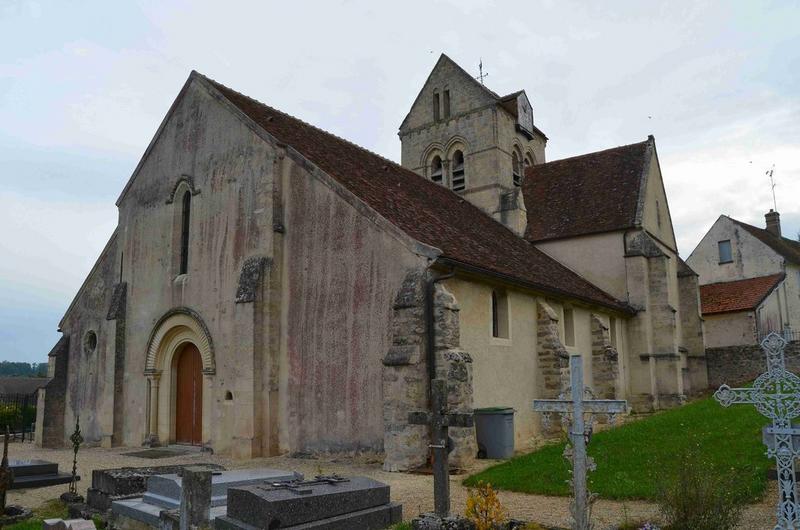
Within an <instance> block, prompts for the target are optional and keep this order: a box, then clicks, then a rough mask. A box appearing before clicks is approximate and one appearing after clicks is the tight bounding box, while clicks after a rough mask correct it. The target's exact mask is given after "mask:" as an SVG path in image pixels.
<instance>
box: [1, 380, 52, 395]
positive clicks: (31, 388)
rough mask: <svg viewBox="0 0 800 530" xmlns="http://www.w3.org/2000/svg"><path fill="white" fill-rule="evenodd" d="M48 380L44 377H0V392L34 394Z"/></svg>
mask: <svg viewBox="0 0 800 530" xmlns="http://www.w3.org/2000/svg"><path fill="white" fill-rule="evenodd" d="M48 381H49V379H47V378H46V377H0V394H3V395H6V394H26V395H31V394H35V393H36V391H37V390H39V389H40V388H42V387H43V386H44V385H46V384H47V382H48Z"/></svg>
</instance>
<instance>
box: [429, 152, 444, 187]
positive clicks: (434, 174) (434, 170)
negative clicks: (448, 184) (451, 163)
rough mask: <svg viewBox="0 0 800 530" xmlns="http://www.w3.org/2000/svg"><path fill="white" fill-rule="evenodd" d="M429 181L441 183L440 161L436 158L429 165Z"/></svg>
mask: <svg viewBox="0 0 800 530" xmlns="http://www.w3.org/2000/svg"><path fill="white" fill-rule="evenodd" d="M431 180H432V181H434V182H435V183H437V184H441V183H442V159H441V158H439V157H438V156H437V157H434V158H433V162H432V163H431Z"/></svg>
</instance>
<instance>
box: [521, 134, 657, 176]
mask: <svg viewBox="0 0 800 530" xmlns="http://www.w3.org/2000/svg"><path fill="white" fill-rule="evenodd" d="M649 141H650V140H649V139H647V140H644V141H642V142H633V143H630V144H625V145H618V146H616V147H608V148H606V149H601V150H599V151H592V152H591V153H584V154H582V155H573V156H568V157H566V158H559V159H558V160H551V161H550V162H544V163H543V164H536V165H533V166H530V167H529V168H528V171H535V170H536V169H537V168H541V167H544V166H549V165H551V164H558V163H561V162H571V161H574V160H578V159H581V158H587V157H590V156H595V155H600V154H603V153H608V152H610V151H616V150H618V149H626V148H629V147H634V146H639V145H642V144H646V143H648V142H649Z"/></svg>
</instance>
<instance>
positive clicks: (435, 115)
mask: <svg viewBox="0 0 800 530" xmlns="http://www.w3.org/2000/svg"><path fill="white" fill-rule="evenodd" d="M433 121H439V93H438V92H434V93H433Z"/></svg>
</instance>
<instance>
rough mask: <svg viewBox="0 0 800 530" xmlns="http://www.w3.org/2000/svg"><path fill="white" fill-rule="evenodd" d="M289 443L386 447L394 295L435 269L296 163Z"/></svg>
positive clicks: (288, 246)
mask: <svg viewBox="0 0 800 530" xmlns="http://www.w3.org/2000/svg"><path fill="white" fill-rule="evenodd" d="M286 185H287V191H286V193H285V196H286V207H285V208H286V214H285V215H286V233H285V235H284V236H283V237H284V241H285V247H284V249H285V250H284V252H285V256H284V260H283V263H284V264H285V273H284V281H285V290H284V295H283V296H284V310H285V311H286V316H285V318H286V327H285V330H284V333H283V337H284V340H285V355H286V362H285V367H286V374H285V377H282V390H283V392H284V395H286V404H285V409H284V412H285V416H284V418H283V420H282V421H283V427H284V431H285V432H286V433H287V434H288V437H287V439H286V440H285V445H286V447H287V449H289V450H290V451H302V452H305V451H309V452H316V451H323V452H324V451H358V450H366V451H382V450H383V435H384V429H383V402H384V396H383V391H382V378H381V371H382V368H383V365H382V362H381V361H382V359H383V357H384V356H385V355H386V352H387V351H388V349H389V345H390V341H391V315H392V307H393V302H394V297H395V294H396V292H397V290H398V289H399V288H400V286H401V285H402V283H403V279H404V278H405V276H406V274H407V273H408V272H409V270H412V269H421V268H424V267H426V265H427V259H425V258H423V257H421V256H419V255H417V254H415V253H413V252H412V251H411V250H410V249H409V246H408V241H407V240H406V239H402V237H403V236H398V235H397V234H395V233H392V232H391V231H390V230H386V229H384V228H382V225H383V224H384V221H382V220H380V219H379V218H377V217H376V216H375V214H374V213H372V212H371V211H370V210H367V209H366V208H363V209H362V208H358V209H357V208H355V207H354V206H353V205H352V204H350V203H348V202H347V201H345V200H344V199H343V198H342V196H340V195H339V193H337V192H336V191H335V190H334V189H332V186H333V187H335V186H337V185H336V184H335V183H333V184H332V185H331V184H329V183H328V182H326V181H325V180H324V179H322V178H318V177H317V176H311V175H308V173H307V170H306V169H304V168H301V167H299V166H295V167H294V169H293V171H292V174H291V175H290V178H288V179H286Z"/></svg>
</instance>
